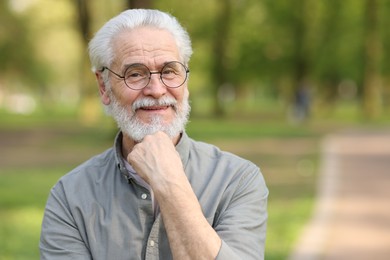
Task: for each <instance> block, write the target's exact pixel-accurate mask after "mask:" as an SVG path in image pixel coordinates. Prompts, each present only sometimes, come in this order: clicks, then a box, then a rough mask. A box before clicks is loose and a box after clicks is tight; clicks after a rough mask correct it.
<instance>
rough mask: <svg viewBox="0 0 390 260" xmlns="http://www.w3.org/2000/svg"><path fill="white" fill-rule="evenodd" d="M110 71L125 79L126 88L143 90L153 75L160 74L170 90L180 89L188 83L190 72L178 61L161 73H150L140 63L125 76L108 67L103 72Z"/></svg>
mask: <svg viewBox="0 0 390 260" xmlns="http://www.w3.org/2000/svg"><path fill="white" fill-rule="evenodd" d="M104 70H108V71H110V72H111V73H113V74H114V75H115V76H117V77H118V78H121V79H123V81H124V82H125V84H126V86H127V87H129V88H131V89H134V90H141V89H143V88H145V87H146V86H147V85H148V84H149V82H150V79H151V77H152V74H160V79H161V82H162V83H163V84H164V85H165V86H167V87H168V88H178V87H180V86H181V85H183V84H184V82H186V80H187V77H188V73H189V72H190V70H189V69H188V68H187V67H186V66H184V65H183V64H182V63H180V62H178V61H170V62H168V63H166V64H165V65H164V67H162V69H161V71H150V70H149V68H148V67H147V66H146V65H144V64H140V63H136V64H132V65H130V66H129V67H127V68H126V70H125V73H124V74H123V76H121V75H119V74H118V73H116V72H114V71H112V70H111V69H109V68H108V67H103V68H102V70H101V72H103V71H104Z"/></svg>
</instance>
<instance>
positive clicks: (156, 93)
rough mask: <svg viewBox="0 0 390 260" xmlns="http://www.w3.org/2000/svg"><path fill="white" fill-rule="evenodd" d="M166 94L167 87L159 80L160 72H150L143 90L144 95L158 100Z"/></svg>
mask: <svg viewBox="0 0 390 260" xmlns="http://www.w3.org/2000/svg"><path fill="white" fill-rule="evenodd" d="M166 92H167V87H166V86H165V85H164V83H163V82H162V80H161V73H160V72H151V73H150V80H149V84H148V85H146V87H145V88H144V94H145V95H147V96H153V97H154V98H160V97H162V96H163V95H165V93H166Z"/></svg>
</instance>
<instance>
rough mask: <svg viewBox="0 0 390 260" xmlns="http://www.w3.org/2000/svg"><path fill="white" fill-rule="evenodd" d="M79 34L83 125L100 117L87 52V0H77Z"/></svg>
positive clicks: (88, 19)
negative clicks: (80, 41)
mask: <svg viewBox="0 0 390 260" xmlns="http://www.w3.org/2000/svg"><path fill="white" fill-rule="evenodd" d="M76 9H77V14H78V25H79V32H80V36H81V39H82V44H83V48H82V53H81V55H80V57H81V60H80V95H81V110H80V113H81V114H80V117H81V118H80V120H81V122H83V123H85V124H94V123H96V122H97V121H98V119H99V116H100V111H101V109H100V104H99V100H98V99H97V98H96V93H97V90H98V89H97V87H96V82H95V79H94V76H93V75H92V73H91V68H90V63H89V58H88V55H87V52H86V51H85V50H86V49H87V48H88V42H89V40H90V39H91V38H92V32H91V9H90V1H89V0H77V1H76Z"/></svg>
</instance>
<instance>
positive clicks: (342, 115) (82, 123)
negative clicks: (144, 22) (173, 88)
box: [0, 0, 390, 259]
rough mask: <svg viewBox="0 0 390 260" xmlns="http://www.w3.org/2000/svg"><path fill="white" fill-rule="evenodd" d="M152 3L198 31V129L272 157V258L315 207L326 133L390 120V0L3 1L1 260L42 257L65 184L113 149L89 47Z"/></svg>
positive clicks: (265, 163) (194, 91)
mask: <svg viewBox="0 0 390 260" xmlns="http://www.w3.org/2000/svg"><path fill="white" fill-rule="evenodd" d="M140 7H147V8H157V9H160V10H163V11H167V12H169V13H171V14H173V15H174V16H176V17H177V18H178V20H179V21H180V22H181V24H182V25H183V26H184V27H185V28H186V29H187V30H188V32H189V34H190V36H191V38H192V41H193V49H194V54H193V57H192V59H191V62H190V70H191V74H190V81H189V88H190V93H191V97H190V98H191V105H192V114H191V122H190V124H189V125H188V129H187V131H188V132H189V134H190V135H191V136H192V137H193V138H195V139H199V140H205V141H208V142H211V143H214V144H216V145H218V146H220V147H221V148H223V149H225V150H228V151H232V152H235V153H237V154H239V155H241V156H242V157H245V158H247V159H250V160H252V161H254V162H255V163H256V164H258V165H259V166H260V167H261V169H262V171H263V173H264V176H265V178H266V180H267V183H268V186H269V189H270V192H271V193H270V201H269V214H270V221H269V227H268V230H269V231H268V237H267V249H266V250H267V251H266V252H267V253H266V259H286V258H287V257H288V255H289V254H290V252H291V250H292V248H293V245H294V243H295V242H296V240H297V239H298V237H299V234H300V231H301V230H302V228H303V226H304V224H305V223H306V222H307V221H308V219H309V218H310V216H311V212H312V210H313V205H314V203H315V197H316V187H317V186H316V185H317V179H318V178H317V177H318V171H319V167H320V165H321V143H322V140H323V137H324V136H326V135H328V134H329V133H334V132H339V131H342V130H343V131H345V130H346V129H362V130H363V131H370V130H372V129H374V130H377V129H380V130H383V129H385V130H386V129H388V127H389V126H390V113H389V112H390V49H389V48H386V47H387V46H389V43H390V30H389V29H388V28H389V27H390V1H387V0H343V1H339V0H295V1H288V0H278V1H275V0H236V1H232V0H197V1H179V0H159V1H157V0H138V1H134V0H132V1H131V0H127V1H125V0H111V1H104V0H95V1H88V0H56V1H52V0H4V1H1V2H0V259H38V258H39V253H38V240H39V232H40V223H41V220H42V214H43V209H44V205H45V202H46V198H47V196H48V193H49V190H50V188H51V186H52V185H54V183H55V182H56V181H57V180H58V178H59V177H60V176H62V175H63V174H65V173H66V172H68V171H69V170H71V169H72V168H73V167H75V166H76V165H78V164H79V163H81V162H82V161H84V160H85V159H87V158H89V157H91V156H92V155H94V154H97V153H99V152H101V151H103V150H104V149H107V148H109V147H110V146H111V145H112V141H113V136H114V135H115V133H116V126H115V125H114V123H113V122H112V121H111V119H109V118H107V117H106V116H105V115H104V113H103V112H102V111H103V110H102V108H101V105H100V103H99V102H100V101H99V97H98V91H97V90H98V89H97V86H96V83H95V79H94V75H93V74H92V72H91V70H90V64H89V60H88V56H87V50H86V48H87V44H88V41H89V40H90V39H91V37H93V34H94V32H96V30H98V29H99V28H100V27H101V26H102V25H103V24H104V23H105V22H106V21H107V20H108V19H110V18H111V17H112V16H114V15H116V14H118V12H120V11H123V10H125V9H127V8H140Z"/></svg>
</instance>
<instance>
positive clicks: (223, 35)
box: [211, 0, 232, 116]
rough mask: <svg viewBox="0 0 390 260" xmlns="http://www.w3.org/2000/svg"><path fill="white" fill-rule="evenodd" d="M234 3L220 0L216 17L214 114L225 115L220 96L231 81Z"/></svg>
mask: <svg viewBox="0 0 390 260" xmlns="http://www.w3.org/2000/svg"><path fill="white" fill-rule="evenodd" d="M231 9H232V3H231V1H230V0H220V1H219V8H218V12H217V14H216V18H215V34H214V38H213V53H212V58H211V59H212V74H211V77H212V82H213V84H212V87H213V91H212V93H213V98H214V105H213V114H214V115H215V116H223V115H224V114H225V111H224V108H223V104H222V102H221V98H220V95H219V94H220V91H224V90H223V87H224V86H225V85H226V84H228V83H229V80H228V76H227V73H228V58H227V50H228V46H229V43H230V42H229V38H230V37H229V34H230V29H231V15H232V10H231Z"/></svg>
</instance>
